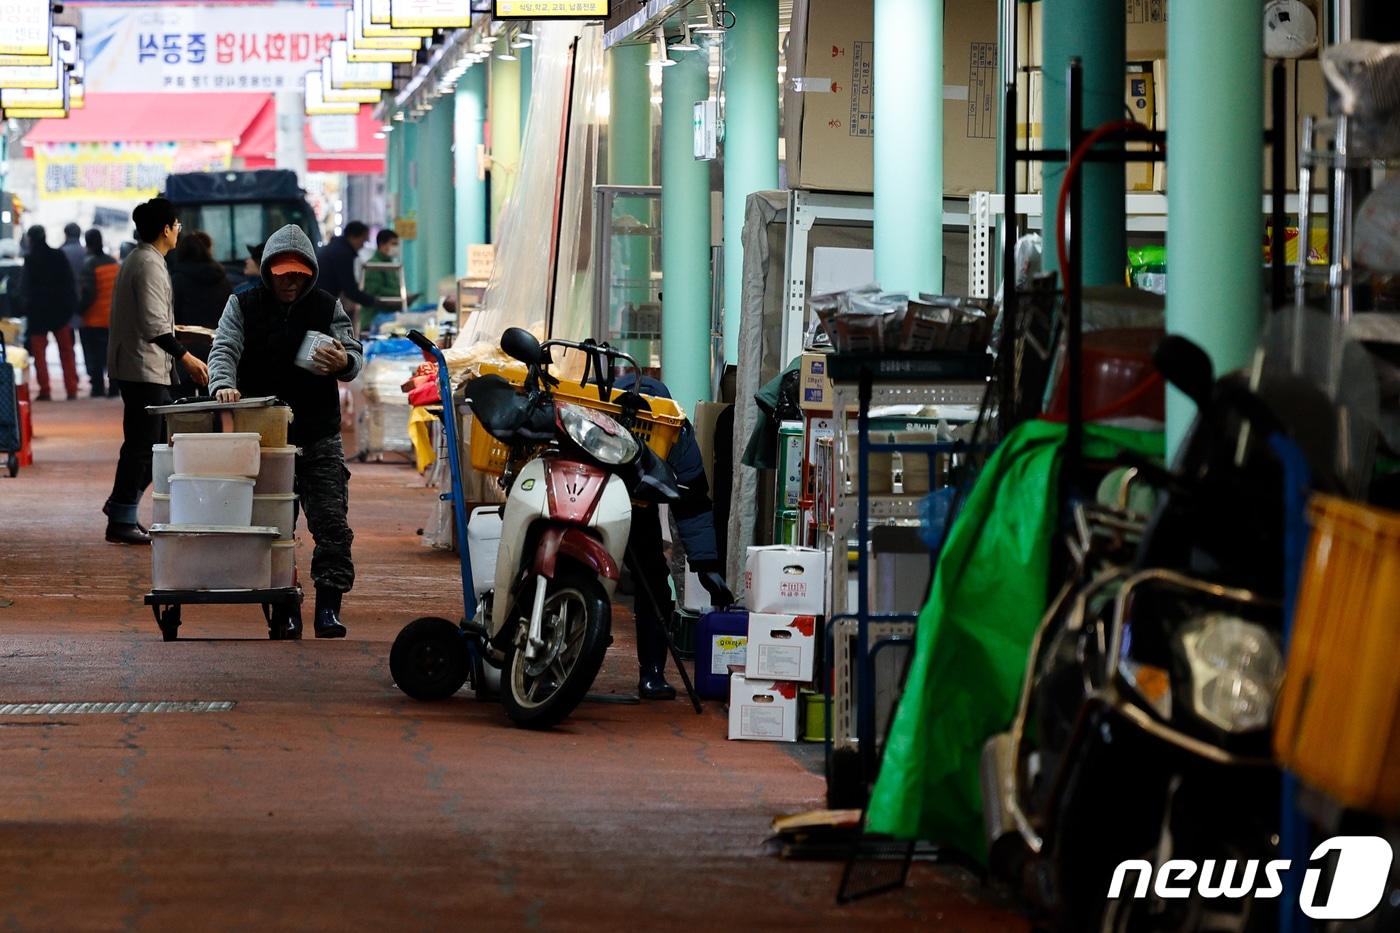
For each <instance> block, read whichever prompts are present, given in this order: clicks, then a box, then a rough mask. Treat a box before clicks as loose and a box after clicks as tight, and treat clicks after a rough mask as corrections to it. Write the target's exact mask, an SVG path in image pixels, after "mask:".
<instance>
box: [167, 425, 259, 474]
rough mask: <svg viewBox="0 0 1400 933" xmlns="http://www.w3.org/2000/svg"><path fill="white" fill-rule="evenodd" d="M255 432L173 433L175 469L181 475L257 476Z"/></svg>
mask: <svg viewBox="0 0 1400 933" xmlns="http://www.w3.org/2000/svg"><path fill="white" fill-rule="evenodd" d="M260 440H261V438H259V436H258V435H256V434H176V435H175V436H173V437H172V438H170V444H171V446H172V447H174V448H175V464H174V465H175V472H176V473H181V474H184V475H185V476H257V475H258V466H259V464H260V462H261V460H260V457H259V447H258V444H259V441H260Z"/></svg>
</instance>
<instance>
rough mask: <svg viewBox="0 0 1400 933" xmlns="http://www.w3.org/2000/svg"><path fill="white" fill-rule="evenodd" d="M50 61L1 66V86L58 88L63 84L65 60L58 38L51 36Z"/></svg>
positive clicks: (39, 88)
mask: <svg viewBox="0 0 1400 933" xmlns="http://www.w3.org/2000/svg"><path fill="white" fill-rule="evenodd" d="M49 42H50V46H49V48H50V61H49V63H48V64H47V65H5V66H3V67H0V88H32V89H35V90H57V89H58V88H59V86H60V85H61V84H63V80H62V77H63V62H62V61H61V60H60V57H59V52H58V40H57V39H54V38H52V37H51V38H50V40H49Z"/></svg>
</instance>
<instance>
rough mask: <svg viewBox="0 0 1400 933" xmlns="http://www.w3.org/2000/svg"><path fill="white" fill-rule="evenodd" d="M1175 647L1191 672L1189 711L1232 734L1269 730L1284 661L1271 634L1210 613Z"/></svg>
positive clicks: (1226, 616)
mask: <svg viewBox="0 0 1400 933" xmlns="http://www.w3.org/2000/svg"><path fill="white" fill-rule="evenodd" d="M1177 644H1178V646H1179V649H1180V651H1181V653H1182V654H1183V655H1184V656H1185V658H1186V662H1187V664H1188V665H1189V667H1190V669H1191V706H1192V708H1193V709H1194V710H1195V712H1196V714H1197V715H1198V716H1200V717H1201V718H1202V719H1205V720H1206V721H1207V722H1209V723H1211V724H1212V725H1215V726H1218V727H1219V728H1221V729H1224V730H1225V731H1226V732H1232V733H1235V732H1253V731H1255V730H1258V729H1264V728H1266V727H1267V726H1268V725H1269V722H1270V720H1271V718H1272V716H1273V711H1274V700H1275V698H1276V697H1277V695H1278V687H1279V682H1280V680H1281V679H1282V676H1283V655H1282V653H1281V652H1280V651H1279V645H1278V641H1277V640H1276V639H1275V638H1274V636H1273V635H1272V634H1271V633H1270V632H1269V631H1268V629H1266V628H1264V627H1263V626H1261V625H1256V624H1254V623H1253V622H1246V621H1245V620H1243V619H1239V618H1236V617H1234V616H1229V615H1225V614H1223V613H1212V614H1210V615H1206V616H1203V617H1202V618H1200V619H1199V620H1198V621H1197V622H1195V623H1194V624H1192V625H1191V626H1189V627H1188V628H1187V629H1186V630H1185V631H1183V632H1182V633H1181V634H1180V635H1179V636H1178V638H1177Z"/></svg>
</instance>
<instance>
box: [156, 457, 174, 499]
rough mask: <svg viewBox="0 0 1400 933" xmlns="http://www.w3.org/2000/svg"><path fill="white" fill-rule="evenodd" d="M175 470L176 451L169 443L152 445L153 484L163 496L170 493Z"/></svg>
mask: <svg viewBox="0 0 1400 933" xmlns="http://www.w3.org/2000/svg"><path fill="white" fill-rule="evenodd" d="M174 472H175V451H174V450H173V449H172V448H171V446H170V445H169V444H153V445H151V485H152V486H154V487H155V491H156V492H157V493H159V494H160V495H162V496H168V495H170V474H171V473H174Z"/></svg>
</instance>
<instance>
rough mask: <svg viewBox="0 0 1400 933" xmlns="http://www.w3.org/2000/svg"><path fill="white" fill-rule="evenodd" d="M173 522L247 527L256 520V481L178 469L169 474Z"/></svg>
mask: <svg viewBox="0 0 1400 933" xmlns="http://www.w3.org/2000/svg"><path fill="white" fill-rule="evenodd" d="M170 524H172V525H218V526H220V527H229V528H247V527H248V526H249V525H251V524H253V481H252V480H251V479H250V478H248V477H246V476H186V475H185V474H183V473H176V474H175V475H173V476H171V477H170Z"/></svg>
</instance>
